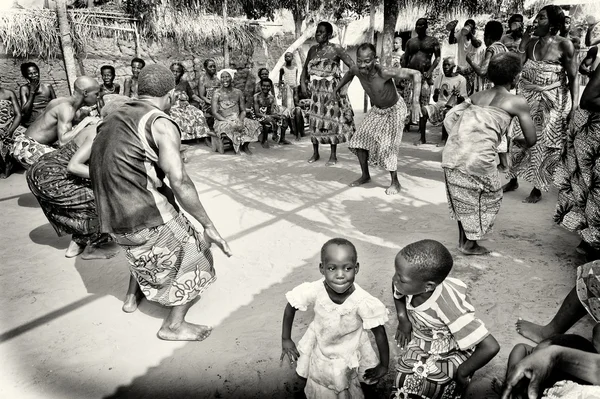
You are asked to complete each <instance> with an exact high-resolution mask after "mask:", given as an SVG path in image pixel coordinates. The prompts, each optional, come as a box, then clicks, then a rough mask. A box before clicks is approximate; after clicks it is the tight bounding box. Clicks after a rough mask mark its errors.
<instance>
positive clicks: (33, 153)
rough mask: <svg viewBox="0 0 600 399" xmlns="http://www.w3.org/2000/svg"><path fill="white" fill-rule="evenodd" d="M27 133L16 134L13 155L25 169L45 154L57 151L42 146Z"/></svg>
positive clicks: (19, 132)
mask: <svg viewBox="0 0 600 399" xmlns="http://www.w3.org/2000/svg"><path fill="white" fill-rule="evenodd" d="M25 132H26V131H23V130H21V131H18V132H15V134H14V136H13V140H14V143H13V146H12V150H11V152H12V155H13V157H14V158H15V159H16V160H17V161H19V163H20V164H21V165H22V166H23V167H24V168H25V169H29V167H30V166H31V165H33V164H35V163H36V162H37V161H38V159H40V157H41V156H42V155H44V154H48V153H50V152H52V151H55V150H56V149H55V148H54V147H51V146H49V145H46V144H41V143H38V142H37V141H35V140H34V139H32V138H31V137H29V136H27V135H26V134H25Z"/></svg>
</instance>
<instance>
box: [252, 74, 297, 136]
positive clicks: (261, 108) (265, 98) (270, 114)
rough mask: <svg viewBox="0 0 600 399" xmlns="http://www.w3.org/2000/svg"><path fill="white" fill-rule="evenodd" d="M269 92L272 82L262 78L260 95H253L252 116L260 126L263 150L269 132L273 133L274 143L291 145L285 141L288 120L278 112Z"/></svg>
mask: <svg viewBox="0 0 600 399" xmlns="http://www.w3.org/2000/svg"><path fill="white" fill-rule="evenodd" d="M271 90H273V81H272V80H271V79H269V78H263V79H262V80H261V81H260V93H256V94H255V95H254V116H255V118H256V120H258V121H259V122H260V124H261V125H262V139H261V145H262V146H263V148H269V143H268V141H267V137H268V135H269V132H273V141H275V143H279V142H281V144H291V143H290V142H289V141H287V140H286V139H285V132H286V130H287V128H288V120H287V118H286V117H285V116H284V115H283V114H282V113H281V112H279V107H278V106H277V102H276V101H275V97H274V96H273V94H272V93H271ZM279 127H281V138H280V136H279V133H278V132H277V130H278V129H279Z"/></svg>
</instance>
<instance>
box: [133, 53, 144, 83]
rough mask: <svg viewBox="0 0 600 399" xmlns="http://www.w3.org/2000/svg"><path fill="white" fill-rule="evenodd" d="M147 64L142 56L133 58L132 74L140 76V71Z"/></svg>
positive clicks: (135, 76)
mask: <svg viewBox="0 0 600 399" xmlns="http://www.w3.org/2000/svg"><path fill="white" fill-rule="evenodd" d="M145 66H146V61H144V60H143V59H141V58H137V57H136V58H134V59H132V60H131V74H132V75H133V77H134V78H136V79H137V78H138V76H140V71H141V70H142V69H143V68H144V67H145Z"/></svg>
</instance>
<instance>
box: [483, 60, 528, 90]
mask: <svg viewBox="0 0 600 399" xmlns="http://www.w3.org/2000/svg"><path fill="white" fill-rule="evenodd" d="M521 69H522V66H521V58H519V56H518V55H517V54H515V53H500V54H496V55H494V56H493V57H492V59H491V60H490V64H489V66H488V73H487V76H488V79H489V80H491V81H492V83H494V85H496V86H504V85H508V84H510V85H511V87H514V86H515V85H516V81H517V78H518V76H519V74H520V73H521Z"/></svg>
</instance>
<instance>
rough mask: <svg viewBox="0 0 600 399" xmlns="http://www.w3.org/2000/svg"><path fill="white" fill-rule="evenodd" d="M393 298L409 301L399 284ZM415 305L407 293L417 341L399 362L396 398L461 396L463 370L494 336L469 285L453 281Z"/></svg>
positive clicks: (441, 398)
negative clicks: (469, 293) (472, 298)
mask: <svg viewBox="0 0 600 399" xmlns="http://www.w3.org/2000/svg"><path fill="white" fill-rule="evenodd" d="M393 295H394V298H396V299H402V298H403V297H404V295H403V294H402V293H401V292H400V291H398V289H397V288H396V287H395V286H394V292H393ZM411 301H412V296H411V295H407V296H406V311H407V314H408V318H409V320H410V322H411V323H412V326H413V338H412V340H411V341H410V342H409V343H408V346H407V348H406V349H407V350H406V352H405V353H404V354H403V355H401V357H400V358H399V359H398V364H397V365H396V371H397V374H396V379H395V385H394V391H393V394H392V398H404V399H406V398H408V397H409V396H408V395H418V397H419V398H423V399H446V398H447V399H453V398H460V396H461V394H462V392H458V391H457V390H456V382H455V381H454V378H455V376H456V372H457V370H458V367H459V366H460V365H461V364H462V363H464V362H465V361H466V360H467V359H468V358H469V357H470V356H471V355H472V354H473V352H474V348H475V346H477V345H478V344H479V343H480V342H481V341H483V340H484V339H485V338H487V336H488V335H489V332H488V330H487V329H486V327H485V325H484V324H483V322H482V321H481V320H479V319H478V318H476V317H475V308H473V305H471V303H470V301H469V299H468V298H467V286H466V285H465V283H463V282H462V281H460V280H458V279H455V278H451V277H448V278H446V280H444V281H443V282H442V283H441V284H440V285H438V286H437V287H436V289H435V290H434V291H433V294H432V295H431V297H430V298H429V299H428V300H426V301H425V302H424V303H422V304H421V305H420V306H417V307H413V306H412V305H411ZM411 397H412V396H411Z"/></svg>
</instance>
